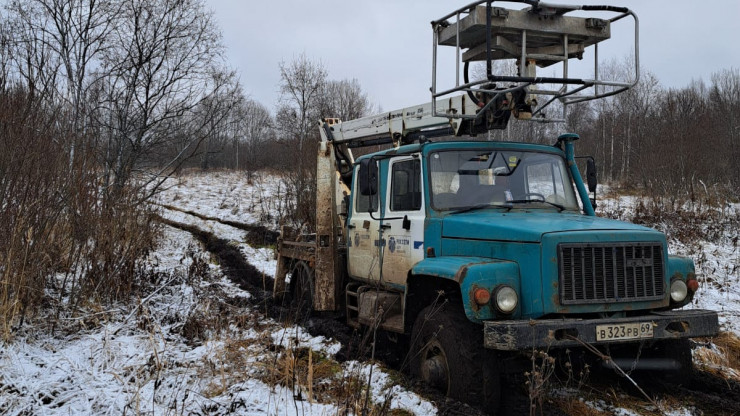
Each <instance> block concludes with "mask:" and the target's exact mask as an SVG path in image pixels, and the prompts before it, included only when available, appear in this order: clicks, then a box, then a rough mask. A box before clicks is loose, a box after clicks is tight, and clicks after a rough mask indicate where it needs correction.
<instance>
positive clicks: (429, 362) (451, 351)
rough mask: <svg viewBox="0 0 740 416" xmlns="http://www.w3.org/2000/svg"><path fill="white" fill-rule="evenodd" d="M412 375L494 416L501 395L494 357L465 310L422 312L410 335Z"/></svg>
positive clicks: (449, 307) (455, 307) (437, 308)
mask: <svg viewBox="0 0 740 416" xmlns="http://www.w3.org/2000/svg"><path fill="white" fill-rule="evenodd" d="M410 356H411V357H412V358H411V374H412V375H413V376H414V377H416V378H418V379H420V380H422V381H424V382H425V383H426V384H428V385H430V386H432V387H434V388H435V389H437V390H439V391H441V392H442V393H445V394H446V395H447V396H449V397H452V398H453V399H456V400H460V401H462V402H466V403H469V404H471V405H474V406H480V407H483V408H484V409H485V410H486V411H487V412H491V413H495V412H496V410H497V409H498V407H499V399H500V395H501V386H500V376H499V371H498V363H497V361H496V358H495V354H494V352H492V351H488V350H486V349H485V348H483V328H482V327H481V326H480V325H475V324H473V323H472V322H470V321H469V320H468V319H467V318H466V317H465V315H464V313H463V311H462V306H460V305H452V304H450V303H445V304H444V305H442V306H429V307H427V308H425V309H424V310H422V311H421V312H420V313H419V315H418V317H417V318H416V322H415V323H414V328H413V331H412V334H411V350H410Z"/></svg>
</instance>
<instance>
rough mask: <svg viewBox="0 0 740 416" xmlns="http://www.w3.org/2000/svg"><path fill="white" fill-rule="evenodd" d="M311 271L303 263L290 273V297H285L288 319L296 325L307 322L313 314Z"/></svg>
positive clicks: (299, 263)
mask: <svg viewBox="0 0 740 416" xmlns="http://www.w3.org/2000/svg"><path fill="white" fill-rule="evenodd" d="M313 293H314V287H313V270H312V269H311V268H310V267H309V266H308V265H307V264H306V263H305V262H303V261H299V262H297V263H296V264H295V265H294V266H293V268H292V269H291V272H290V295H289V296H287V297H286V298H287V299H286V300H287V301H288V302H287V304H288V307H289V310H290V317H291V318H292V319H293V320H294V321H295V323H297V324H304V323H306V322H308V319H309V318H310V317H311V314H312V312H313Z"/></svg>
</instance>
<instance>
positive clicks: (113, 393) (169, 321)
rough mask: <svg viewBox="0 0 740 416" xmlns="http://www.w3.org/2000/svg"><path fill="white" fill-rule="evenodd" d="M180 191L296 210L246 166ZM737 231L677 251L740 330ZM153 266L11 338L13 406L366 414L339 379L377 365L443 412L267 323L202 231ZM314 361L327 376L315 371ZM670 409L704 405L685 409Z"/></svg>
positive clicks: (418, 408) (179, 237)
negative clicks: (92, 302)
mask: <svg viewBox="0 0 740 416" xmlns="http://www.w3.org/2000/svg"><path fill="white" fill-rule="evenodd" d="M168 187H169V188H168V189H167V190H166V191H165V192H164V193H163V194H162V195H161V197H160V200H159V203H160V204H162V205H169V206H176V207H178V208H180V209H181V210H191V211H195V212H198V213H200V214H202V215H205V216H208V217H215V218H220V219H222V220H231V221H238V222H242V223H263V224H264V223H268V224H272V225H273V226H274V224H275V223H274V221H275V220H276V216H275V213H276V212H281V210H284V209H285V205H284V204H285V202H284V197H285V195H284V187H282V185H281V184H280V182H279V179H278V178H277V177H275V176H271V175H267V174H258V175H256V176H255V177H254V179H253V181H252V182H251V184H250V183H247V181H246V178H245V177H244V175H243V174H240V173H233V172H215V173H208V174H203V173H192V174H189V175H186V176H183V177H180V178H174V179H172V180H170V181H169V182H168ZM601 202H602V207H603V208H601V210H604V211H605V210H609V211H610V212H611V213H615V212H617V213H619V212H624V213H628V212H629V210H631V209H633V207H634V206H635V204H636V202H637V200H636V198H634V197H625V198H620V197H615V198H610V199H605V200H602V201H601ZM731 209H734V210H737V209H740V207H738V206H734V207H731ZM162 215H163V216H165V217H166V218H168V219H170V220H174V221H177V222H179V223H185V224H189V225H194V226H196V227H198V228H200V229H202V230H207V231H211V232H213V233H214V234H216V235H218V236H220V237H221V238H224V239H228V240H230V242H231V243H232V244H234V245H235V246H236V247H238V248H239V250H241V251H242V252H243V253H244V254H245V258H246V259H248V261H249V262H250V263H252V264H253V265H254V266H255V267H257V268H258V269H259V270H260V271H261V272H263V273H265V274H266V275H267V276H272V275H273V274H274V272H275V261H274V259H273V253H272V250H271V249H269V248H255V247H251V246H249V245H248V244H246V243H245V242H244V241H245V238H244V234H245V231H243V230H240V229H237V228H234V227H232V226H229V225H225V224H223V223H221V222H217V221H208V220H202V219H200V218H197V217H195V216H193V215H189V214H186V213H184V212H181V211H176V210H170V209H164V208H163V209H162ZM625 215H626V214H625ZM724 234H725V235H723V237H722V238H720V239H719V240H718V241H715V242H711V243H710V242H702V241H697V242H696V243H695V244H692V245H690V246H685V245H682V244H679V243H678V242H677V241H675V240H671V243H670V244H671V247H670V250H671V252H672V253H675V254H686V255H691V256H692V257H694V258H696V259H697V272H698V274H699V275H700V277H701V279H702V280H701V282H702V285H701V289H702V290H701V292H700V293H699V295H698V296H697V298H696V300H695V302H694V304H692V305H691V306H690V307H692V308H706V309H714V310H717V311H719V312H720V316H721V323H722V326H723V329H724V330H726V331H731V332H734V333H735V334H738V335H740V323H738V322H740V321H739V320H738V317H740V285H738V281H740V276H739V275H738V273H740V266H739V265H740V251H739V249H738V247H737V230H725V232H724ZM733 239H734V240H733ZM733 241H734V242H733ZM148 264H149V270H150V271H149V273H150V276H151V278H150V279H149V280H150V281H151V286H150V287H149V288H148V291H145V292H142V293H140V296H139V297H138V298H137V299H135V300H134V301H133V302H130V303H129V304H121V305H113V306H111V307H110V309H109V310H99V309H95V308H94V307H90V308H89V309H87V310H85V311H83V312H80V313H78V314H77V315H75V316H69V317H66V318H64V319H65V323H66V324H68V327H69V328H74V330H71V329H70V330H65V329H64V328H58V329H57V330H56V331H55V332H54V333H53V334H52V331H51V330H50V328H49V325H46V324H44V323H43V322H40V323H39V325H38V326H34V327H30V326H27V327H26V329H24V330H23V331H22V332H20V333H19V334H18V335H17V337H16V338H15V339H14V340H13V341H12V342H10V343H8V344H5V345H2V346H0V414H9V415H22V414H23V415H25V414H45V415H69V414H115V415H118V414H157V415H159V414H164V415H180V414H236V415H334V414H342V413H343V412H344V411H348V412H349V413H350V414H359V413H360V412H359V411H360V409H361V408H362V404H363V401H364V396H363V397H360V398H358V397H353V396H349V395H347V396H337V395H336V393H331V392H330V391H331V390H332V389H331V388H330V387H331V386H334V385H340V386H341V385H345V386H357V387H360V386H363V385H365V383H366V382H367V381H368V380H369V379H370V374H371V369H372V379H371V380H370V384H369V386H370V389H369V392H370V400H371V402H373V403H378V404H380V403H387V405H388V406H389V408H391V409H403V410H404V411H405V412H407V414H414V415H433V414H436V413H437V409H436V408H435V406H434V405H433V404H432V403H430V402H429V401H427V400H425V399H423V398H421V397H420V396H418V395H417V394H415V393H413V392H410V391H408V390H406V389H404V388H403V387H402V386H400V385H398V383H397V379H396V377H394V375H393V374H392V372H390V371H387V370H383V369H382V368H379V367H378V366H377V365H373V364H371V363H369V362H357V361H349V362H344V363H339V362H337V361H335V360H333V357H334V355H335V354H336V353H337V352H338V351H339V348H340V345H339V344H338V343H337V342H336V341H334V340H331V339H325V338H323V337H312V336H311V335H309V334H308V333H307V332H306V331H305V330H303V329H302V328H300V327H296V326H289V325H285V324H283V323H280V322H276V321H274V320H272V319H270V318H266V317H265V315H264V314H263V313H262V312H261V311H259V310H257V309H255V308H253V307H252V306H251V305H250V303H249V299H250V298H251V296H252V295H250V294H249V293H248V292H245V291H243V290H241V289H240V288H238V287H237V286H235V285H234V284H233V283H232V282H231V281H229V279H227V278H225V277H224V274H223V273H222V271H221V268H220V267H219V265H218V264H216V262H215V261H214V259H212V258H211V257H210V256H209V255H208V254H207V253H206V252H204V249H203V248H202V247H201V245H200V244H199V243H198V242H197V241H196V240H194V238H193V236H192V235H191V234H189V233H187V232H184V231H181V230H178V229H175V228H172V227H167V226H165V227H164V229H163V236H162V239H161V243H160V245H159V247H158V248H157V250H156V251H155V252H154V253H152V254H151V255H150V257H149V259H148ZM306 355H307V356H306ZM306 363H308V367H306ZM306 368H309V369H311V370H310V371H309V372H308V373H310V374H315V375H316V377H321V382H320V383H318V384H316V383H313V384H312V383H311V382H310V380H306V379H305V378H304V377H308V375H307V374H306ZM306 385H315V386H316V387H315V388H314V389H311V390H312V391H307V390H306V387H301V386H306ZM334 390H342V389H334ZM355 390H359V391H366V390H365V389H359V388H356V389H355ZM589 403H592V402H589ZM589 406H591V407H592V408H604V407H606V408H610V407H609V406H608V405H605V404H602V403H597V404H591V405H589ZM610 409H611V411H614V412H617V411H619V412H622V410H623V412H622V413H621V414H639V413H634V412H632V411H629V410H625V409H621V410H620V409H619V408H614V407H611V408H610ZM615 409H616V410H615ZM671 412H672V413H671V414H676V415H678V414H693V413H691V412H689V411H688V410H687V409H683V408H680V407H679V408H677V409H674V410H672V411H671Z"/></svg>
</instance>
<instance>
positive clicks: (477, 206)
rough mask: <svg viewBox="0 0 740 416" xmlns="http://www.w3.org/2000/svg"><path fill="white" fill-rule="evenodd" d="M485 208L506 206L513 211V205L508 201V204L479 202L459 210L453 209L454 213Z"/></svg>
mask: <svg viewBox="0 0 740 416" xmlns="http://www.w3.org/2000/svg"><path fill="white" fill-rule="evenodd" d="M484 208H506V210H507V211H511V209H512V208H513V206H512V205H511V204H509V203H506V204H498V203H487V204H477V205H472V206H469V207H465V208H461V209H458V210H457V211H452V214H462V213H463V212H470V211H477V210H479V209H484Z"/></svg>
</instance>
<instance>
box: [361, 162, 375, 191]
mask: <svg viewBox="0 0 740 416" xmlns="http://www.w3.org/2000/svg"><path fill="white" fill-rule="evenodd" d="M358 179H359V180H358V181H357V184H358V185H359V186H360V195H364V196H370V195H375V194H377V193H378V163H377V162H376V161H375V160H373V159H372V158H370V159H363V160H361V161H360V177H359V178H358Z"/></svg>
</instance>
